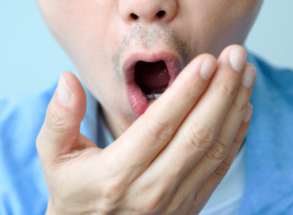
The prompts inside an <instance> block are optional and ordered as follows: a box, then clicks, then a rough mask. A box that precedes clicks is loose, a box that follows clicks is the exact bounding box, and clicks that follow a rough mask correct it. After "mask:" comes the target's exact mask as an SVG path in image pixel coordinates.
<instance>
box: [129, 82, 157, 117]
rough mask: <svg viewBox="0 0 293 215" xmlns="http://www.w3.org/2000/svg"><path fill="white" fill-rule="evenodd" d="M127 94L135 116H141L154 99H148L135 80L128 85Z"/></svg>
mask: <svg viewBox="0 0 293 215" xmlns="http://www.w3.org/2000/svg"><path fill="white" fill-rule="evenodd" d="M127 94H128V99H129V102H130V105H131V107H132V109H133V111H134V112H135V114H136V115H137V116H141V115H142V114H143V113H144V112H145V111H146V109H147V108H148V107H149V106H150V105H151V104H152V103H154V102H155V99H152V100H148V99H147V97H146V95H145V94H144V93H143V92H142V91H141V89H140V87H139V86H138V85H137V84H136V83H135V82H134V83H131V84H129V85H128V89H127Z"/></svg>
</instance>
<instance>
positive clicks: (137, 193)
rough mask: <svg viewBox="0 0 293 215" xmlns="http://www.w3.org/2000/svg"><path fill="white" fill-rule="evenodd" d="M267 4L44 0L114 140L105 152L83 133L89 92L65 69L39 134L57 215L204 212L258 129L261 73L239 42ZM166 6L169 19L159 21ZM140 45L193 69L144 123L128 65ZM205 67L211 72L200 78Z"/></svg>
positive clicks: (186, 71) (146, 115) (45, 11)
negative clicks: (255, 103)
mask: <svg viewBox="0 0 293 215" xmlns="http://www.w3.org/2000/svg"><path fill="white" fill-rule="evenodd" d="M261 4H262V1H256V0H248V1H240V0H237V1H232V0H226V1H212V0H194V1H189V0H182V1H180V0H178V1H171V0H170V1H144V0H140V1H139V0H136V1H134V0H133V1H114V0H113V1H112V0H107V1H106V0H105V1H94V0H89V1H79V2H77V3H75V2H74V3H72V1H69V0H63V1H59V0H51V1H45V0H39V5H40V8H41V9H42V12H43V14H44V17H45V20H46V21H47V24H48V26H49V27H50V29H51V31H52V33H53V34H54V36H55V37H56V39H57V40H58V41H59V43H60V45H61V46H62V47H63V48H64V49H65V51H66V52H67V53H68V55H69V56H70V57H71V59H72V61H73V63H74V64H75V66H76V68H77V70H78V72H79V73H80V75H81V77H82V79H83V80H84V82H85V83H86V85H87V87H88V88H89V89H90V91H91V92H92V93H93V94H94V96H95V97H96V98H97V99H98V100H99V102H101V104H102V106H103V112H104V113H105V117H106V121H107V122H108V126H109V128H110V129H111V131H112V133H113V134H114V136H115V137H116V140H115V141H114V142H113V143H112V144H111V145H110V146H109V147H107V148H106V149H103V150H102V149H100V148H98V147H97V146H96V145H95V144H94V143H93V142H91V141H90V140H89V139H87V138H86V137H85V136H83V135H82V134H80V131H79V129H80V123H81V121H82V119H83V117H84V115H85V110H86V97H85V92H84V90H83V88H82V86H81V84H80V82H79V81H78V79H77V78H76V77H75V76H74V75H73V74H71V73H69V72H65V73H63V74H62V76H61V78H60V80H59V85H58V87H57V90H56V92H55V94H54V96H53V98H52V100H51V102H50V104H49V106H48V110H47V115H46V119H45V122H44V124H43V127H42V129H41V131H40V133H39V135H38V138H37V149H38V152H39V155H40V159H41V163H42V168H43V171H44V176H45V180H46V183H47V185H48V188H49V192H50V199H49V202H48V209H47V214H128V215H132V214H162V215H167V214H168V215H171V214H188V215H191V214H198V213H199V212H200V211H201V209H202V208H203V206H204V205H205V203H206V202H207V200H208V199H209V197H210V196H211V194H212V192H213V191H214V189H215V188H216V187H217V185H218V184H219V183H220V181H221V180H222V178H223V177H224V176H225V174H226V172H227V171H228V169H229V167H230V165H231V163H232V161H233V159H234V157H235V156H236V154H237V152H238V150H239V148H240V146H241V144H242V142H243V140H244V138H245V135H246V133H247V131H248V128H249V125H250V117H251V111H252V106H251V104H249V100H250V97H251V94H252V90H253V83H254V81H255V76H256V74H255V69H254V67H253V66H252V65H251V64H248V63H246V51H245V50H244V48H243V47H241V46H239V45H232V46H230V45H231V44H233V43H236V44H240V45H242V44H243V43H244V40H245V38H246V36H247V34H248V32H249V29H250V28H251V25H252V24H253V22H254V20H255V17H256V15H257V13H258V11H259V9H260V6H261ZM160 10H165V12H166V14H165V16H164V17H160V18H158V17H157V16H155V15H156V14H157V12H158V11H160ZM132 13H134V14H136V15H137V16H138V17H139V18H138V19H133V18H131V16H130V14H132ZM182 23H184V25H183V24H182ZM227 46H228V47H227ZM225 47H227V48H225ZM134 50H141V52H146V53H152V52H157V51H159V50H167V51H169V52H172V53H174V54H175V55H177V56H178V57H179V59H180V60H181V63H182V64H183V65H184V66H186V67H185V68H184V70H183V71H182V72H181V73H180V74H179V76H178V77H177V78H176V80H175V82H174V83H173V85H172V86H171V87H170V88H168V89H167V90H166V91H165V92H164V94H163V95H162V96H161V97H160V98H159V99H158V100H156V101H155V102H154V103H153V104H152V105H151V106H150V107H149V108H148V109H147V111H146V112H145V113H144V114H143V115H142V116H140V117H139V118H138V117H137V116H136V115H135V113H134V112H133V110H132V109H131V107H130V105H129V101H128V98H127V95H126V86H125V78H124V76H123V75H124V74H123V70H122V69H121V65H122V64H123V62H124V61H125V59H126V58H127V56H129V55H130V54H131V53H132V52H134ZM202 53H208V54H202ZM236 53H238V54H236ZM233 59H234V60H233ZM205 62H209V64H208V67H205V68H206V69H205V70H206V72H207V73H208V74H209V75H208V76H202V73H201V71H202V68H203V67H204V65H207V64H205ZM235 62H236V63H235ZM187 64H188V65H187ZM248 71H250V73H251V84H250V85H249V86H247V82H246V81H245V80H247V76H246V75H247V74H249V72H248ZM105 74H107V75H105ZM244 76H245V77H246V78H244ZM245 84H246V85H245ZM176 97H177V98H180V102H178V100H175V99H174V98H176ZM118 99H119V106H118V105H117V101H118ZM174 158H176V159H174ZM170 167H171V168H170Z"/></svg>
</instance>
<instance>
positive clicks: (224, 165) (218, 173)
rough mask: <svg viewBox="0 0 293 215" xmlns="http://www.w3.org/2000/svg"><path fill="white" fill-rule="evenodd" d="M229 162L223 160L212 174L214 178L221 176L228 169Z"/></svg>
mask: <svg viewBox="0 0 293 215" xmlns="http://www.w3.org/2000/svg"><path fill="white" fill-rule="evenodd" d="M230 166H231V164H230V163H228V162H226V161H225V160H224V161H223V162H222V163H221V164H220V165H219V166H218V167H217V168H216V169H215V171H214V172H213V175H214V176H215V177H216V178H223V177H224V176H225V175H226V173H227V172H228V170H229V169H230Z"/></svg>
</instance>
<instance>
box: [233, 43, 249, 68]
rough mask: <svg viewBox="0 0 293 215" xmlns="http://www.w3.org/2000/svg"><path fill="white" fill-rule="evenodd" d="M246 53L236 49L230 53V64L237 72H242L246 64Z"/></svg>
mask: <svg viewBox="0 0 293 215" xmlns="http://www.w3.org/2000/svg"><path fill="white" fill-rule="evenodd" d="M246 57H247V54H246V51H244V50H243V49H240V48H238V49H234V50H232V51H231V52H230V63H231V66H232V67H233V69H234V70H235V71H237V72H241V71H242V69H243V68H244V65H245V63H246Z"/></svg>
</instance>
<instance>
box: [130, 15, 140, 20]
mask: <svg viewBox="0 0 293 215" xmlns="http://www.w3.org/2000/svg"><path fill="white" fill-rule="evenodd" d="M130 16H131V18H132V19H135V20H136V19H138V15H136V14H134V13H132V14H130Z"/></svg>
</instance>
